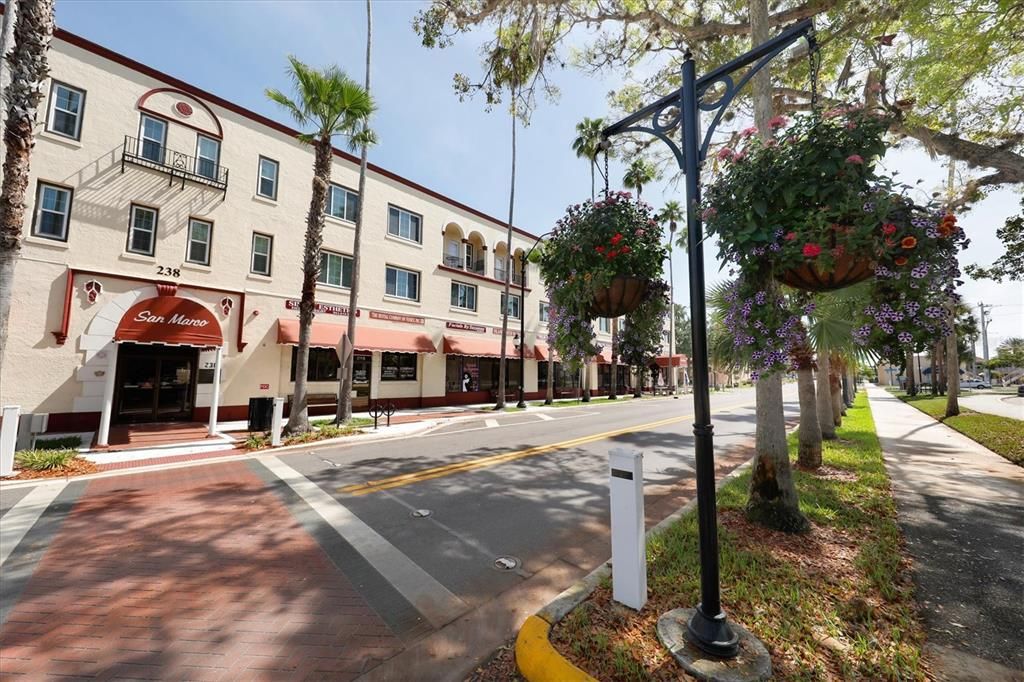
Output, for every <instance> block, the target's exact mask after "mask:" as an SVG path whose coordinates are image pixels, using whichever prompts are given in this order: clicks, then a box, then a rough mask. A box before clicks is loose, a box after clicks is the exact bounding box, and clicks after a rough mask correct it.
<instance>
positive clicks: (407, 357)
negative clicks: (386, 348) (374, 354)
mask: <svg viewBox="0 0 1024 682" xmlns="http://www.w3.org/2000/svg"><path fill="white" fill-rule="evenodd" d="M417 361H418V358H417V357H416V354H415V353H381V354H380V380H381V381H416V365H417V364H418V362H417Z"/></svg>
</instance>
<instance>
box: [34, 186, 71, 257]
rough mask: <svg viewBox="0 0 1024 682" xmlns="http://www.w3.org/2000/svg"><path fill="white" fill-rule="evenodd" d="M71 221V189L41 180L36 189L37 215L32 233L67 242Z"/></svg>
mask: <svg viewBox="0 0 1024 682" xmlns="http://www.w3.org/2000/svg"><path fill="white" fill-rule="evenodd" d="M70 221H71V190H70V189H66V188H64V187H57V186H56V185H48V184H46V183H44V182H40V183H39V186H38V188H37V190H36V215H35V224H34V225H33V226H32V234H34V235H36V236H37V237H46V238H47V239H59V240H60V241H65V242H66V241H67V240H68V223H69V222H70Z"/></svg>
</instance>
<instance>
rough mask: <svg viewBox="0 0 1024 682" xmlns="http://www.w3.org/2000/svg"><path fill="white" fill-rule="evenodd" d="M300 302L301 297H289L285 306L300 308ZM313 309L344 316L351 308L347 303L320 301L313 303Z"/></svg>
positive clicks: (357, 313)
mask: <svg viewBox="0 0 1024 682" xmlns="http://www.w3.org/2000/svg"><path fill="white" fill-rule="evenodd" d="M299 303H300V301H299V299H297V298H289V299H288V300H287V301H285V302H284V307H285V308H287V309H288V310H298V309H299ZM313 310H315V311H316V312H318V313H323V314H325V315H343V316H346V317H347V316H348V311H349V308H348V306H347V305H334V304H331V303H319V302H318V303H315V304H313ZM371 316H372V314H371ZM356 317H359V311H358V310H357V311H356Z"/></svg>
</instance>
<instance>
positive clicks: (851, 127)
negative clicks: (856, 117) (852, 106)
mask: <svg viewBox="0 0 1024 682" xmlns="http://www.w3.org/2000/svg"><path fill="white" fill-rule="evenodd" d="M846 129H847V130H856V129H857V124H856V123H854V122H853V121H847V122H846Z"/></svg>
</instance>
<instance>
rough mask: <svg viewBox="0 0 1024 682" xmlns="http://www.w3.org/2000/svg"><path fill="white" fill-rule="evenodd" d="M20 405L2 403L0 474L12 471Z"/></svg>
mask: <svg viewBox="0 0 1024 682" xmlns="http://www.w3.org/2000/svg"><path fill="white" fill-rule="evenodd" d="M20 414H21V407H20V406H18V405H4V408H3V415H4V421H3V426H0V476H10V475H12V474H13V473H14V448H15V445H16V443H17V440H18V421H19V415H20Z"/></svg>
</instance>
